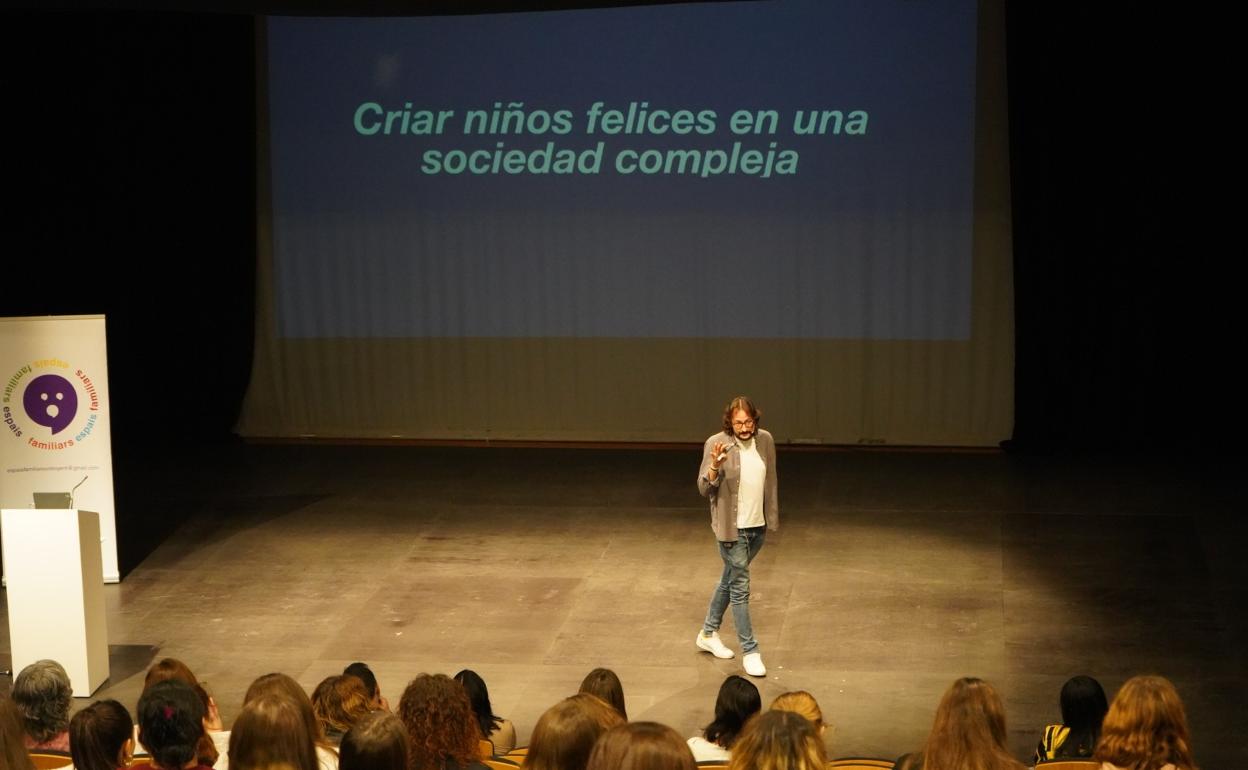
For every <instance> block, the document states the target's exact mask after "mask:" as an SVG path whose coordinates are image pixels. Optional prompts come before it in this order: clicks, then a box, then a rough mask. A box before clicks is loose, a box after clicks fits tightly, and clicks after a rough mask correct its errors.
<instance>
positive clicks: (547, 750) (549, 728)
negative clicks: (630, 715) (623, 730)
mask: <svg viewBox="0 0 1248 770" xmlns="http://www.w3.org/2000/svg"><path fill="white" fill-rule="evenodd" d="M620 724H624V717H622V716H620V712H618V711H616V710H615V708H614V707H612V706H610V705H609V704H607V703H606V701H604V700H602V699H601V698H599V697H598V696H596V695H590V694H589V693H587V692H581V693H577V694H576V695H573V696H572V697H571V698H564V699H563V700H561V701H559V702H558V703H556V704H555V705H553V706H551V707H550V708H548V709H546V712H545V713H543V714H542V716H541V717H540V718H539V719H538V720H537V725H536V726H535V727H534V728H533V735H532V737H530V739H529V753H528V755H527V756H525V759H524V766H525V768H526V770H585V763H587V762H588V761H589V753H590V752H591V751H592V750H593V748H594V742H595V741H597V740H598V737H599V736H601V735H602V734H603V733H605V732H606V731H607V730H609V729H611V728H612V727H615V726H616V725H620Z"/></svg>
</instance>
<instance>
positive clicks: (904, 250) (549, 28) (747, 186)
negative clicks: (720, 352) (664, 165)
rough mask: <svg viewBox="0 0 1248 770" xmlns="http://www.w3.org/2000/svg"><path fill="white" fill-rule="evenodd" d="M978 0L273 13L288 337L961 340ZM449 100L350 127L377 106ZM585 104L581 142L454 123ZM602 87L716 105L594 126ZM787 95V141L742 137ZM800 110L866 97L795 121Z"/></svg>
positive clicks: (615, 100)
mask: <svg viewBox="0 0 1248 770" xmlns="http://www.w3.org/2000/svg"><path fill="white" fill-rule="evenodd" d="M975 34H976V18H975V3H974V2H970V0H962V2H955V3H921V2H910V1H901V0H881V1H875V0H872V1H870V2H857V3H853V2H832V1H824V2H798V1H796V0H782V1H780V2H773V3H740V4H733V3H728V4H706V5H682V6H664V7H647V8H626V9H599V10H589V11H561V12H544V13H523V14H501V15H478V16H452V17H430V18H404V19H307V18H271V19H269V21H268V38H269V39H268V44H269V45H268V48H269V50H268V55H269V107H270V116H269V119H270V137H271V146H270V158H271V164H272V181H273V188H272V189H273V199H272V209H273V225H274V232H273V246H274V253H275V266H276V270H275V276H276V293H277V308H278V324H279V329H278V330H279V334H280V335H281V336H283V337H296V338H297V337H753V338H759V337H763V338H855V339H955V340H956V339H965V338H966V337H967V336H968V334H969V328H970V293H971V235H972V225H973V217H972V193H973V190H972V172H973V156H974V130H973V129H974V118H975ZM368 101H372V102H378V103H380V104H382V105H383V106H384V107H385V108H387V109H395V108H401V107H402V105H403V103H404V102H412V103H413V104H414V106H415V107H416V108H418V109H419V108H426V109H432V110H437V109H454V110H455V111H456V119H455V120H454V121H453V122H452V123H451V124H449V128H450V130H449V131H448V132H447V133H446V134H445V135H443V136H437V137H420V136H404V135H392V136H382V135H376V136H361V135H360V134H358V133H357V132H356V131H355V130H354V127H353V116H354V114H355V109H356V107H358V106H359V105H360V104H361V103H363V102H368ZM496 101H501V102H504V103H507V102H512V101H520V102H523V103H524V108H525V109H526V110H527V109H547V110H550V111H552V112H553V111H554V110H557V109H570V110H572V111H573V120H574V125H575V128H574V130H573V132H572V133H571V134H570V135H567V136H558V135H555V134H547V135H541V136H531V135H506V136H464V135H463V134H462V132H461V121H462V119H463V116H464V114H465V112H466V111H467V110H470V109H481V108H489V107H491V106H492V105H493V103H494V102H496ZM595 101H605V102H607V107H608V108H614V109H626V108H627V105H628V103H629V102H630V101H648V102H649V103H650V105H651V107H652V108H664V109H669V110H676V109H690V110H694V111H695V112H696V111H697V110H702V109H713V110H716V111H717V112H718V114H719V118H718V130H717V131H716V132H715V133H714V134H712V135H710V136H701V135H698V134H689V135H686V136H674V135H671V134H668V135H664V136H647V135H642V136H626V135H614V136H593V137H588V136H586V135H585V134H584V131H583V126H584V120H585V117H584V113H585V111H586V110H587V109H588V108H589V106H590V105H591V104H592V103H593V102H595ZM737 109H775V110H777V111H779V112H780V116H781V120H780V129H779V131H778V132H777V134H776V135H774V136H741V137H739V136H734V135H733V134H732V133H731V132H730V131H729V130H728V117H729V116H730V115H731V113H732V112H733V111H734V110H737ZM796 109H806V110H810V109H839V110H842V111H844V112H845V113H846V114H848V113H849V112H850V111H851V110H865V111H867V112H868V113H869V114H870V123H869V129H868V132H867V133H866V135H864V136H848V135H845V134H842V135H839V136H833V135H828V136H795V135H793V134H792V133H791V131H790V125H791V119H792V113H793V111H794V110H796ZM600 140H601V141H604V142H606V152H605V155H604V159H603V168H602V172H601V173H600V174H598V175H570V176H563V175H531V174H520V175H507V174H498V175H472V174H468V173H464V174H461V175H457V176H451V175H445V174H444V175H438V176H430V175H426V174H423V173H422V172H421V156H422V153H423V152H424V151H425V150H426V149H431V148H433V149H441V150H444V151H445V150H450V149H456V148H458V149H464V150H472V149H479V148H487V149H488V148H493V146H494V143H495V142H496V141H503V142H505V144H506V147H507V149H512V148H519V149H534V148H537V147H542V146H545V144H546V142H548V141H554V142H555V143H556V145H557V147H559V148H564V147H567V148H572V149H578V150H579V149H584V148H587V147H592V146H593V145H594V144H595V143H596V142H597V141H600ZM734 141H740V142H742V143H743V145H744V146H745V147H747V148H755V149H762V150H766V149H767V146H768V143H769V142H771V141H775V142H777V144H778V147H779V149H781V150H784V149H791V150H795V151H797V152H798V153H799V156H800V161H799V166H798V173H797V174H795V175H793V176H773V177H771V178H768V179H760V178H758V177H756V176H748V175H743V174H737V175H727V174H724V175H719V176H713V177H710V178H705V179H704V178H701V177H699V176H678V175H670V176H663V175H642V174H633V175H622V174H618V173H616V172H615V171H614V169H613V163H612V160H613V156H614V153H615V152H617V151H618V150H620V149H624V148H630V149H636V150H644V149H650V148H656V149H660V150H665V149H669V148H676V147H681V148H701V149H723V150H730V149H731V147H732V144H733V142H734Z"/></svg>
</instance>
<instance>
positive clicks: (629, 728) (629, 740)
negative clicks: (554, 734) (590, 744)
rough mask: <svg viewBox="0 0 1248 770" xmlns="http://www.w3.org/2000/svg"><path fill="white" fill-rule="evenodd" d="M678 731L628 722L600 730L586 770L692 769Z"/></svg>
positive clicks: (692, 764)
mask: <svg viewBox="0 0 1248 770" xmlns="http://www.w3.org/2000/svg"><path fill="white" fill-rule="evenodd" d="M696 768H697V763H696V762H694V761H693V754H692V753H691V752H690V751H689V746H688V744H686V743H685V742H684V740H682V739H681V737H680V734H679V733H677V732H676V731H675V730H673V729H672V728H670V727H667V726H666V725H661V724H659V723H657V722H629V723H627V724H622V725H617V726H616V727H613V728H611V729H610V730H608V731H606V732H605V733H603V735H602V736H601V737H600V738H599V739H598V741H597V742H596V743H595V744H594V748H593V751H591V752H590V755H589V762H588V765H587V770H696Z"/></svg>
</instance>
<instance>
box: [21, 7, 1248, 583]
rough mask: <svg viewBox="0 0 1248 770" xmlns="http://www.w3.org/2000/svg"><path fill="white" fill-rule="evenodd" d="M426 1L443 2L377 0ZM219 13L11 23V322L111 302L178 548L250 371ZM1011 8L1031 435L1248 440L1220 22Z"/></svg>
mask: <svg viewBox="0 0 1248 770" xmlns="http://www.w3.org/2000/svg"><path fill="white" fill-rule="evenodd" d="M616 4H618V3H616ZM494 5H497V4H494ZM530 5H533V4H530ZM541 5H544V6H546V7H549V6H551V5H552V4H551V3H546V4H541ZM561 5H568V4H567V3H564V4H561ZM579 5H592V3H580V4H579ZM455 7H456V9H457V10H459V11H464V10H473V9H482V8H486V9H488V8H490V7H491V4H489V3H481V4H477V5H466V4H458V5H456V6H455ZM413 8H415V10H416V11H422V10H426V11H427V10H430V9H432V10H440V8H439V7H438V6H437V4H430V3H423V4H422V3H416V4H396V3H388V4H387V3H383V4H379V5H378V6H377V7H376V8H372V7H370V8H368V9H367V10H374V11H378V12H395V11H404V10H411V9H413ZM356 9H357V10H358V9H359V6H356ZM219 10H221V9H220V8H216V9H212V8H209V9H205V10H201V11H197V12H187V13H170V12H161V11H151V10H94V11H35V12H8V13H5V15H4V26H5V29H6V31H7V33H8V34H7V35H6V38H7V40H8V44H7V45H6V46H5V47H4V54H3V56H4V58H5V61H4V65H5V72H6V77H5V83H6V91H7V92H8V93H7V97H8V98H7V104H8V109H7V110H6V116H7V120H6V124H7V125H6V128H7V129H8V130H7V132H6V133H7V134H8V137H9V138H8V142H7V148H6V149H7V152H6V153H5V156H6V162H5V170H6V172H7V173H6V174H5V177H6V179H7V180H8V182H9V189H10V196H9V197H10V199H11V200H10V202H9V203H7V204H5V206H6V208H7V212H6V213H7V215H8V216H7V217H6V225H7V226H6V228H5V235H4V254H5V256H4V259H3V267H2V268H0V281H2V282H3V289H2V290H0V315H27V314H69V313H105V314H107V315H108V330H109V378H110V384H111V388H112V393H113V401H114V414H115V416H116V420H115V428H114V431H115V434H114V454H115V456H116V458H117V470H118V489H117V494H118V501H119V504H118V510H119V519H120V520H119V528H122V529H130V530H131V531H134V530H135V529H142V530H143V531H144V532H146V533H147V534H148V538H147V539H149V540H154V541H155V542H159V539H160V538H161V537H163V535H164V532H165V531H167V530H168V529H169V528H171V527H172V526H174V525H175V524H176V522H170V521H168V519H167V517H166V518H163V519H161V520H160V522H159V523H156V522H155V521H154V520H153V519H151V518H150V517H149V519H142V520H129V521H128V520H127V519H126V517H127V516H130V515H134V516H141V515H142V514H138V513H135V514H128V513H127V511H133V510H136V508H141V507H142V506H127V505H125V504H124V503H125V501H126V499H127V496H134V495H139V494H141V493H140V491H139V488H140V487H141V486H142V484H143V481H142V479H143V476H144V473H145V465H144V464H145V463H146V462H147V461H148V459H149V458H154V457H159V456H160V455H161V454H162V453H163V452H165V451H166V449H167V447H169V446H173V445H175V444H176V445H178V446H180V447H183V448H186V447H192V448H195V449H196V451H205V452H211V451H214V449H213V448H214V447H220V446H221V445H223V444H228V443H229V442H231V441H233V440H234V438H233V434H232V428H233V425H234V421H235V419H236V417H237V414H238V409H239V404H240V402H241V399H242V396H243V393H244V392H245V389H246V384H247V380H248V376H249V373H250V365H251V354H252V325H253V320H254V305H255V277H254V276H255V257H256V248H255V231H256V214H255V186H256V172H255V146H254V145H255V120H256V117H255V116H256V110H255V98H256V87H255V65H256V62H255V54H254V44H253V41H254V34H255V24H256V23H255V20H254V17H253V16H251V15H249V14H239V13H223V12H214V11H219ZM270 10H279V11H291V10H312V11H320V12H325V11H327V10H329V11H332V10H335V9H333V8H328V9H327V8H325V7H324V6H323V5H322V6H317V5H315V4H299V3H293V4H292V3H288V4H286V6H283V7H275V8H273V9H270ZM338 10H341V9H338ZM1193 13H1194V12H1193ZM1006 18H1007V46H1006V47H1007V50H1008V61H1007V68H1008V80H1009V93H1010V100H1009V117H1010V125H1011V129H1010V131H1011V135H1010V141H1011V177H1012V186H1013V207H1014V211H1013V216H1014V255H1015V257H1014V258H1015V269H1016V295H1017V300H1016V302H1017V392H1016V411H1017V420H1016V429H1015V433H1014V438H1013V440H1012V441H1011V442H1009V446H1008V448H1010V449H1011V450H1014V451H1062V452H1071V451H1088V450H1103V449H1109V450H1114V451H1141V450H1143V449H1150V448H1157V447H1161V446H1165V445H1169V444H1180V445H1183V446H1189V447H1193V448H1195V449H1199V450H1203V451H1226V450H1234V449H1237V448H1238V445H1239V439H1240V435H1241V433H1242V432H1243V430H1244V428H1245V426H1246V422H1245V419H1244V414H1243V409H1242V406H1241V401H1242V399H1241V398H1240V396H1239V392H1240V390H1241V387H1240V384H1239V382H1238V380H1237V378H1236V377H1235V376H1234V375H1233V372H1237V371H1238V368H1239V367H1237V366H1236V365H1235V364H1236V363H1237V361H1236V358H1237V356H1238V355H1239V353H1240V350H1241V349H1242V347H1243V344H1242V342H1241V340H1240V337H1241V336H1242V335H1241V331H1242V329H1243V323H1242V321H1240V320H1239V311H1238V307H1237V305H1236V304H1235V294H1236V292H1237V290H1238V283H1237V278H1238V273H1239V272H1240V271H1239V270H1238V267H1237V263H1238V260H1239V259H1240V255H1239V254H1238V253H1236V249H1235V246H1234V245H1233V244H1232V245H1227V243H1226V242H1225V241H1219V240H1218V239H1217V238H1215V237H1213V236H1212V235H1211V234H1210V233H1211V232H1212V231H1213V225H1214V222H1215V221H1216V220H1217V219H1218V218H1219V217H1220V216H1221V214H1220V213H1219V212H1220V211H1222V210H1224V209H1226V208H1227V207H1225V206H1219V205H1218V204H1217V200H1218V199H1219V198H1221V197H1223V195H1224V194H1223V193H1220V192H1218V191H1217V189H1216V188H1215V186H1214V185H1212V184H1210V183H1207V182H1206V180H1207V179H1209V178H1210V177H1211V176H1216V174H1211V173H1210V168H1211V166H1216V163H1217V162H1218V160H1219V159H1220V157H1221V155H1220V153H1219V152H1217V151H1216V150H1211V147H1213V146H1216V140H1215V138H1214V137H1212V136H1210V135H1209V134H1208V133H1207V132H1206V131H1205V130H1204V129H1205V128H1207V127H1208V126H1209V125H1210V124H1212V123H1214V121H1211V120H1210V119H1209V117H1208V109H1207V107H1205V108H1203V110H1202V105H1207V104H1208V101H1207V99H1208V98H1209V97H1210V96H1218V97H1220V98H1223V99H1231V98H1233V96H1232V95H1231V94H1229V93H1225V94H1219V93H1218V92H1217V88H1216V87H1212V88H1211V87H1210V82H1211V77H1210V76H1208V72H1207V70H1206V69H1205V68H1204V64H1203V62H1204V61H1205V58H1204V57H1205V51H1204V44H1205V43H1207V42H1208V40H1209V39H1208V37H1202V38H1200V39H1193V38H1192V37H1190V34H1189V30H1190V25H1191V23H1192V22H1193V21H1199V20H1193V19H1191V18H1188V19H1176V18H1175V17H1174V15H1173V14H1172V15H1170V16H1164V17H1163V16H1160V15H1156V16H1148V15H1145V14H1142V13H1140V12H1139V11H1137V10H1135V9H1134V8H1133V7H1130V8H1126V9H1117V8H1107V7H1103V6H1096V7H1092V8H1087V7H1084V5H1083V4H1075V3H1069V4H1061V3H1044V4H1036V3H1026V2H1009V3H1006ZM1193 111H1195V112H1198V113H1200V116H1201V120H1199V121H1194V120H1193V119H1192V113H1193ZM1197 127H1199V128H1200V129H1201V130H1199V131H1198V130H1196V128H1197ZM1239 251H1242V247H1240V248H1239ZM140 540H142V539H140ZM147 547H148V546H147V544H145V543H143V542H139V543H138V544H137V545H134V546H133V549H134V550H133V552H132V553H131V554H129V557H127V556H125V555H123V568H125V564H126V562H127V561H129V562H130V564H131V565H132V564H133V563H134V561H135V557H140V554H142V553H146V550H145V549H146V548H147Z"/></svg>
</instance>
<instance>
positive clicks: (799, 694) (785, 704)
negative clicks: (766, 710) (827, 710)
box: [771, 690, 828, 737]
mask: <svg viewBox="0 0 1248 770" xmlns="http://www.w3.org/2000/svg"><path fill="white" fill-rule="evenodd" d="M771 710H772V711H792V712H793V713H794V714H797V715H799V716H804V717H806V719H807V720H809V721H810V724H811V725H812V726H814V728H815V732H817V733H819V736H820V737H823V734H824V733H825V732H827V730H828V723H827V722H825V721H823V712H822V711H821V710H820V709H819V701H817V700H815V696H813V695H811V694H810V693H808V692H806V691H805V690H794V691H793V692H786V693H783V694H781V695H777V696H776V699H775V700H773V701H772V702H771Z"/></svg>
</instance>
